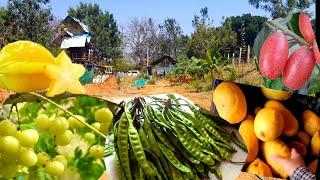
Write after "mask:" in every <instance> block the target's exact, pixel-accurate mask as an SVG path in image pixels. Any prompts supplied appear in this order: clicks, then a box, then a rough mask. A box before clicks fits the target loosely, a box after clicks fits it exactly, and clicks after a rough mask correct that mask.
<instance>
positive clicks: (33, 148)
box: [0, 94, 113, 180]
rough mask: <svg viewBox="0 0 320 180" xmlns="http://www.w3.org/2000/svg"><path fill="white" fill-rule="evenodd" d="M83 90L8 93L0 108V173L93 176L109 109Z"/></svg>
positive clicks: (98, 167)
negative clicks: (78, 92)
mask: <svg viewBox="0 0 320 180" xmlns="http://www.w3.org/2000/svg"><path fill="white" fill-rule="evenodd" d="M109 107H111V108H113V106H112V105H111V104H107V103H106V102H105V101H102V100H100V99H97V98H93V97H88V96H75V97H63V96H58V97H55V98H53V99H52V100H50V99H47V98H39V97H38V96H34V95H31V94H24V95H12V96H11V97H10V98H9V99H7V100H6V102H5V105H3V107H2V108H1V110H0V111H1V113H0V116H1V117H0V119H1V120H0V179H11V178H16V179H43V180H44V179H56V178H55V177H60V178H62V179H71V178H72V179H98V178H99V177H100V176H101V175H102V174H103V172H104V171H105V169H106V167H105V165H104V162H103V158H104V156H105V155H106V154H108V153H110V152H112V151H113V150H112V149H107V148H105V137H104V136H105V134H107V133H108V132H109V130H110V127H111V125H112V119H113V113H112V112H111V111H110V109H109Z"/></svg>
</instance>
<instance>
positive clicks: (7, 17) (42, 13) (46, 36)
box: [0, 0, 53, 46]
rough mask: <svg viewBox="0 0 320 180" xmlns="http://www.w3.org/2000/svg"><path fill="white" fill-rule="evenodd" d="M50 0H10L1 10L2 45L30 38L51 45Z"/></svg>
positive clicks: (51, 17) (51, 18) (51, 16)
mask: <svg viewBox="0 0 320 180" xmlns="http://www.w3.org/2000/svg"><path fill="white" fill-rule="evenodd" d="M49 3H50V0H24V1H20V0H9V1H8V6H7V8H2V9H1V10H0V18H1V20H0V25H1V27H0V28H1V36H0V37H1V42H2V43H1V46H3V45H5V44H7V43H10V42H12V41H16V40H22V39H23V40H30V41H33V42H37V43H40V44H42V45H45V46H49V44H50V43H51V41H52V39H53V36H52V29H51V28H50V22H51V21H52V20H53V15H52V13H51V9H50V7H49Z"/></svg>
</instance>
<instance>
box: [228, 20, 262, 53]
mask: <svg viewBox="0 0 320 180" xmlns="http://www.w3.org/2000/svg"><path fill="white" fill-rule="evenodd" d="M266 21H267V18H265V17H262V16H252V15H251V14H243V15H241V16H231V17H228V18H227V19H226V20H225V22H224V23H223V26H225V25H226V24H230V26H231V28H232V30H233V31H234V32H236V33H237V42H238V43H239V44H238V46H237V48H238V47H239V46H240V45H241V44H245V45H249V46H251V47H252V46H253V43H254V39H255V38H256V37H257V35H258V33H259V32H260V30H261V29H262V27H263V25H264V23H265V22H266Z"/></svg>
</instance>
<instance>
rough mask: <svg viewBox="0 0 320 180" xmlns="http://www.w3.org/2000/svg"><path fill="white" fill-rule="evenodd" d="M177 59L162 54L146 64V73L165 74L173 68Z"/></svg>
mask: <svg viewBox="0 0 320 180" xmlns="http://www.w3.org/2000/svg"><path fill="white" fill-rule="evenodd" d="M176 64H177V61H176V60H175V59H174V58H173V57H171V56H168V55H163V56H161V57H160V58H158V59H156V60H155V61H153V62H151V63H150V65H149V66H148V74H149V75H156V76H166V75H167V74H168V72H169V71H171V70H172V69H174V68H175V65H176Z"/></svg>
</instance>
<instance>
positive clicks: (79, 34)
mask: <svg viewBox="0 0 320 180" xmlns="http://www.w3.org/2000/svg"><path fill="white" fill-rule="evenodd" d="M92 37H93V34H91V33H90V31H89V28H88V26H86V25H85V24H83V23H82V22H80V21H79V20H78V19H76V18H73V17H71V16H67V17H66V18H65V19H64V20H62V21H61V23H60V24H59V26H58V36H57V37H56V39H55V40H54V41H53V46H54V47H59V48H61V49H64V50H65V51H66V52H67V54H68V55H69V57H70V58H71V59H72V61H73V62H74V63H79V64H84V65H86V64H92V63H95V64H98V65H104V64H101V63H102V62H104V61H100V58H99V56H98V52H97V50H96V49H95V48H94V41H93V38H92Z"/></svg>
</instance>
